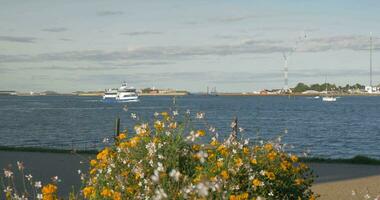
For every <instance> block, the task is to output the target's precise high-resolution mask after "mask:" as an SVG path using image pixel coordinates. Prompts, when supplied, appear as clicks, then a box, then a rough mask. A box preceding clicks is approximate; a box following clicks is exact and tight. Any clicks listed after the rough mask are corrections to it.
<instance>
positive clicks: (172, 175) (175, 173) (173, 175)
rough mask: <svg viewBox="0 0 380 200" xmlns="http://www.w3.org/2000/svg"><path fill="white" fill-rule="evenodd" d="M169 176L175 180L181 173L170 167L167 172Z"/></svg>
mask: <svg viewBox="0 0 380 200" xmlns="http://www.w3.org/2000/svg"><path fill="white" fill-rule="evenodd" d="M169 176H170V177H172V178H173V179H174V180H175V181H178V180H179V177H180V176H181V173H180V172H179V171H177V170H175V169H172V171H170V173H169Z"/></svg>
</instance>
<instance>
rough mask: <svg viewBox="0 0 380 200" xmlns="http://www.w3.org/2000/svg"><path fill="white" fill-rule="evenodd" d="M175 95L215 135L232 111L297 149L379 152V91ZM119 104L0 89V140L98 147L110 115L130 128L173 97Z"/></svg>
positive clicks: (225, 129) (263, 134) (257, 134)
mask: <svg viewBox="0 0 380 200" xmlns="http://www.w3.org/2000/svg"><path fill="white" fill-rule="evenodd" d="M176 102H177V107H178V109H179V110H180V112H185V111H186V110H187V109H190V110H191V112H192V113H196V112H199V111H202V112H205V113H206V118H207V120H208V122H209V123H210V124H212V125H214V126H216V127H217V130H218V132H219V133H220V135H221V137H225V136H226V135H228V134H229V132H230V123H231V120H232V118H233V117H234V116H237V117H238V118H239V126H241V127H243V128H244V129H245V131H244V134H245V137H249V138H252V139H258V138H264V139H273V138H276V137H277V136H278V135H284V137H283V142H284V143H287V144H289V145H291V146H294V148H293V149H292V151H295V152H297V153H302V152H305V151H307V152H310V154H311V155H312V156H324V157H334V158H336V157H340V158H345V157H352V156H355V155H359V154H360V155H367V156H371V157H375V158H380V97H342V98H339V99H338V101H337V102H332V103H326V102H322V101H321V100H320V99H313V98H307V97H295V98H294V97H292V98H288V97H222V96H218V97H214V96H186V97H178V98H177V101H176ZM123 106H124V104H105V103H102V102H101V101H100V98H99V97H48V96H47V97H5V96H3V97H0V146H33V147H35V146H37V147H50V148H52V147H54V148H73V147H74V148H78V149H93V148H100V147H101V146H102V140H103V138H111V137H112V135H113V129H114V124H115V118H116V117H117V116H120V118H121V121H122V126H123V127H124V128H128V127H131V126H132V124H133V122H132V120H131V118H130V113H131V112H133V113H137V114H138V115H139V116H140V118H142V119H149V118H151V116H153V113H154V112H156V111H157V112H160V111H165V110H168V108H170V107H171V106H172V97H141V101H140V102H139V103H131V104H128V107H129V110H128V112H125V111H123ZM285 130H287V131H285ZM285 132H287V133H286V134H284V133H285Z"/></svg>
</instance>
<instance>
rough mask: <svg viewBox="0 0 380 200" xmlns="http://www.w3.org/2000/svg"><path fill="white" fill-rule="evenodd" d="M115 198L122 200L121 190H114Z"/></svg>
mask: <svg viewBox="0 0 380 200" xmlns="http://www.w3.org/2000/svg"><path fill="white" fill-rule="evenodd" d="M113 200H121V193H120V192H114V193H113Z"/></svg>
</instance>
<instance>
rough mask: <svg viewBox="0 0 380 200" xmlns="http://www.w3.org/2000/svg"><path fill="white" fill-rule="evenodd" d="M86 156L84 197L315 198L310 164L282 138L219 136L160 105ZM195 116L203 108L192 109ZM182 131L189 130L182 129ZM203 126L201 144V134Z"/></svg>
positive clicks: (200, 116) (92, 198)
mask: <svg viewBox="0 0 380 200" xmlns="http://www.w3.org/2000/svg"><path fill="white" fill-rule="evenodd" d="M156 116H157V117H156V118H155V120H154V124H153V127H150V126H149V124H147V123H139V124H137V125H136V126H135V127H134V129H135V132H136V133H135V135H134V136H133V137H130V138H128V137H127V136H128V133H127V132H124V133H122V134H120V135H119V136H118V137H117V139H116V144H115V145H114V146H112V147H108V148H105V149H103V150H102V151H101V152H100V153H99V154H98V155H97V157H96V159H94V160H91V169H90V174H89V177H88V179H87V181H86V184H85V185H86V187H85V188H84V189H83V194H84V197H85V198H86V199H91V200H94V199H115V200H117V199H157V200H159V199H260V198H265V199H314V198H315V197H314V194H313V192H312V191H311V190H310V187H311V184H312V182H313V176H312V173H311V170H310V169H309V168H308V167H307V166H306V165H305V164H303V163H299V162H298V158H297V156H295V155H288V154H286V153H285V152H283V151H282V149H281V145H278V144H273V143H270V142H268V143H265V144H262V145H250V144H249V142H248V140H242V139H240V140H239V139H237V138H236V137H233V135H231V136H230V137H229V138H228V139H227V140H225V141H223V142H221V141H218V138H217V135H216V134H215V132H214V131H213V128H210V127H208V128H210V130H211V131H208V132H209V133H206V130H191V129H189V127H191V124H189V123H188V121H189V120H187V121H186V120H185V121H184V122H178V121H177V120H176V118H177V116H176V115H171V114H169V113H167V112H163V113H161V114H159V115H156ZM197 116H198V118H202V116H203V114H198V115H197ZM187 131H188V134H186V132H187ZM206 134H210V135H211V136H212V137H211V140H210V141H209V143H208V144H204V143H202V138H203V137H205V135H206Z"/></svg>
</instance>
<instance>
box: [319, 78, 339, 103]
mask: <svg viewBox="0 0 380 200" xmlns="http://www.w3.org/2000/svg"><path fill="white" fill-rule="evenodd" d="M326 80H327V78H325V85H326V92H325V93H326V96H323V97H322V101H326V102H334V101H336V97H334V96H332V95H329V93H328V91H327V81H326Z"/></svg>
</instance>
